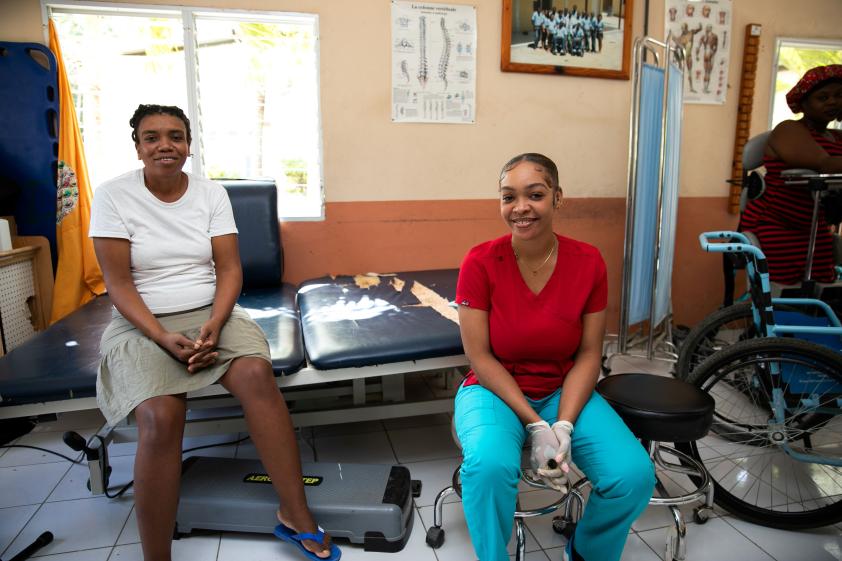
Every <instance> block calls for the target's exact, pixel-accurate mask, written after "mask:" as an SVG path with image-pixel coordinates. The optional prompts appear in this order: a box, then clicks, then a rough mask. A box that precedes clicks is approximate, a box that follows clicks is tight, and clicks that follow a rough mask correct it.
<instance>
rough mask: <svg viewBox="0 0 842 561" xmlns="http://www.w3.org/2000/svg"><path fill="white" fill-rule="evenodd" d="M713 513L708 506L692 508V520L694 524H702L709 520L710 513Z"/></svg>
mask: <svg viewBox="0 0 842 561" xmlns="http://www.w3.org/2000/svg"><path fill="white" fill-rule="evenodd" d="M712 514H713V509H712V508H710V507H708V506H700V507H698V508H694V509H693V521H694V522H695V523H696V524H704V523H705V522H707V521H708V520H710V517H711V515H712Z"/></svg>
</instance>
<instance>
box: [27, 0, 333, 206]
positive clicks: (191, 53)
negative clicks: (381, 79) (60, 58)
mask: <svg viewBox="0 0 842 561" xmlns="http://www.w3.org/2000/svg"><path fill="white" fill-rule="evenodd" d="M40 2H41V21H42V27H43V32H44V44H45V45H49V43H50V32H49V19H50V13H52V12H57V13H60V12H64V13H80V12H86V13H89V14H98V13H99V14H102V15H118V14H120V13H123V14H126V15H130V14H135V15H140V16H148V17H153V16H154V17H162V18H166V17H169V18H176V17H177V18H180V19H181V21H182V23H183V24H184V56H185V64H184V67H185V72H186V76H185V79H186V84H187V101H188V107H187V108H186V113H187V115H188V118H189V119H190V124H191V126H192V128H193V137H194V139H195V140H196V141H197V142H198V143H199V145H200V148H199V150H201V142H202V123H201V119H199V100H198V97H197V92H198V81H199V80H198V65H197V64H195V61H196V42H195V37H196V21H195V19H194V17H195V16H198V17H201V18H204V19H222V20H228V21H231V20H234V21H254V19H255V18H260V19H262V20H264V21H267V22H272V23H297V22H303V21H306V22H307V23H310V22H312V24H313V31H314V35H315V36H314V42H315V47H314V48H315V64H316V68H315V77H316V91H317V92H318V94H319V95H318V96H317V99H316V124H317V126H318V129H319V130H318V136H317V138H318V140H317V142H318V151H319V154H318V165H319V185H318V193H317V194H311V193H309V192H308V198H309V197H313V198H315V197H316V196H317V197H318V200H319V204H318V206H319V214H318V215H314V216H293V217H285V216H280V219H281V221H288V222H314V221H323V220H324V219H325V181H324V176H325V170H324V143H323V131H322V106H321V75H320V72H319V69H320V68H321V60H320V57H321V49H320V45H321V36H320V32H319V15H318V14H313V13H306V14H305V13H296V12H267V11H258V10H233V9H222V8H203V7H193V6H171V5H165V4H117V3H113V2H95V1H88V0H64V1H60V0H56V1H52V0H40ZM191 61H193V62H194V64H191V63H190V62H191ZM191 160H192V164H191V172H192V173H194V174H196V175H199V176H201V177H205V170H204V158H203V157H199V158H191ZM280 211H281V209H279V212H280Z"/></svg>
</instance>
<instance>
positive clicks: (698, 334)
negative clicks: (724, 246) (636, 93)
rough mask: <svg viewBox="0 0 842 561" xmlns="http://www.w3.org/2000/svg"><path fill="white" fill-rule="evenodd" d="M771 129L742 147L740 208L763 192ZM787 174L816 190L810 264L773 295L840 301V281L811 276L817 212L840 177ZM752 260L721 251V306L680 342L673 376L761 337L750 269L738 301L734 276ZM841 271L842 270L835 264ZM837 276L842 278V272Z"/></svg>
mask: <svg viewBox="0 0 842 561" xmlns="http://www.w3.org/2000/svg"><path fill="white" fill-rule="evenodd" d="M769 134H770V133H769V132H765V133H763V134H760V135H757V136H755V137H753V138H751V139H750V140H749V141H748V142H747V143H746V144H745V146H744V148H743V157H742V167H743V174H742V179H741V181H740V185H741V187H742V192H741V196H740V211H741V212H742V211H743V210H744V209H745V207H746V205H747V204H748V202H749V201H750V200H753V199H756V198H759V197H761V196H762V195H763V192H764V190H765V183H764V180H763V175H762V173H761V172H760V171H759V168H761V167H762V165H763V151H764V149H765V146H766V142H767V140H768V138H769ZM784 175H785V176H788V179H787V183H788V184H793V185H804V184H806V185H808V187H809V188H810V189H811V190H812V191H813V193H814V208H813V225H812V230H811V232H812V235H811V242H810V245H809V247H808V248H807V255H808V259H807V263H806V267H805V272H804V277H803V280H802V282H801V283H800V284H798V285H780V284H777V283H771V284H770V291H771V294H772V296H774V297H777V296H782V297H798V296H803V297H808V298H812V297H815V296H819V297H820V298H821V299H824V300H826V301H837V302H839V301H840V300H842V298H840V293H842V283H839V282H838V281H837V282H836V283H833V284H826V283H819V284H817V283H815V282H814V281H812V280H811V278H810V276H811V270H812V261H811V259H812V255H813V247H814V243H815V236H816V229H817V224H818V213H819V212H820V211H821V207H820V204H821V200H822V197H823V196H825V195H826V194H827V193H828V192H829V191H830V189H831V188H833V187H835V186H837V185H839V184H842V176H830V175H821V174H815V173H814V172H812V171H811V170H789V171H788V172H785V173H784ZM742 234H743V236H745V238H747V243H751V244H752V245H754V246H757V247H760V244H759V242H758V240H757V238H756V237H755V236H754V234H752V233H751V232H742ZM749 266H750V264H747V262H746V255H744V254H736V253H733V252H725V253H724V254H723V272H724V275H725V294H724V298H723V307H722V308H721V309H719V310H717V311H716V312H714V313H713V314H711V315H709V316H707V317H706V318H705V319H703V320H702V321H701V322H699V324H697V325H696V326H694V327H693V328H692V329H691V330H690V331H689V333H688V334H687V336H686V338H684V340H683V341H682V344H681V347H680V349H679V354H678V361H677V362H676V366H675V374H676V376H677V377H678V378H681V379H684V380H686V379H689V377H690V375H691V374H692V372H693V370H694V369H695V368H696V367H697V366H698V365H699V364H701V363H702V362H703V361H704V360H705V359H706V358H707V357H708V356H710V355H711V354H713V353H715V352H717V351H719V350H721V349H724V348H726V347H728V346H729V345H732V344H734V343H735V342H738V341H743V340H747V339H752V338H755V337H758V336H761V334H760V333H758V332H757V329H756V326H757V325H758V324H757V322H756V321H755V319H754V317H753V313H752V309H753V304H752V302H751V301H750V299H751V279H752V277H751V275H750V274H748V272H747V276H746V278H747V281H748V283H749V287H748V289H747V290H746V292H745V293H744V294H743V295H742V296H741V297H740V298H739V299H738V300H737V302H736V303H735V301H734V284H735V283H734V278H735V273H736V269H746V268H747V267H749ZM837 271H842V269H840V268H838V267H837ZM839 278H842V276H840V277H839ZM776 309H777V310H779V311H792V308H791V307H790V306H788V305H787V304H786V303H785V302H779V303H778V305H777V306H776Z"/></svg>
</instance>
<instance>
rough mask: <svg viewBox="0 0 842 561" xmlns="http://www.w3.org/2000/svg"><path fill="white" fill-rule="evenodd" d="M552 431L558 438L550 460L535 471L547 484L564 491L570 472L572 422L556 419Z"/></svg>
mask: <svg viewBox="0 0 842 561" xmlns="http://www.w3.org/2000/svg"><path fill="white" fill-rule="evenodd" d="M552 431H553V434H554V435H555V437H556V440H558V447H557V448H556V450H555V453H554V454H553V458H552V460H548V461H547V466H546V467H542V468H539V469H538V470H537V473H538V475H540V476H541V479H543V480H544V482H546V483H547V485H549V486H550V487H552V488H553V489H556V490H558V491H561V492H562V493H566V492H567V474H568V473H569V472H570V435H571V434H573V424H572V423H570V421H558V422H556V423H553V426H552Z"/></svg>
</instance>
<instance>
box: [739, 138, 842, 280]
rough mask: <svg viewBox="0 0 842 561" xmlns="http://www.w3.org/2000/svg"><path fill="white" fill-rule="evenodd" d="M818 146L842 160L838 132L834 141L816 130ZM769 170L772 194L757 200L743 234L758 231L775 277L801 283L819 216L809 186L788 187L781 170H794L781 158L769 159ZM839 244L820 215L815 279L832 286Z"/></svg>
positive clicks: (746, 218)
mask: <svg viewBox="0 0 842 561" xmlns="http://www.w3.org/2000/svg"><path fill="white" fill-rule="evenodd" d="M810 134H811V135H812V136H813V139H814V140H815V141H816V143H817V144H818V145H819V146H821V147H822V148H824V150H825V152H827V153H828V154H830V155H831V156H842V138H840V136H838V135H837V134H836V132H833V131H832V134H833V135H834V140H831V139H829V138H826V137H824V136H822V135H821V134H819V133H816V132H815V131H812V130H811V131H810ZM763 164H764V166H765V167H766V191H765V192H764V193H763V196H762V197H760V198H759V199H755V200H753V201H751V202H750V203H749V204H748V206H747V207H746V209H745V210H744V211H743V215H742V217H741V218H740V230H743V231H749V232H752V233H754V234H755V235H756V236H757V237H758V239H759V240H760V247H761V248H762V249H763V253H765V254H766V259H767V260H768V262H769V277H770V278H771V280H772V281H773V282H777V283H781V284H797V283H799V282H800V281H801V279H803V278H804V268H805V266H806V263H807V246H808V245H809V240H810V225H811V223H812V217H813V199H812V197H811V196H810V193H809V191H808V190H807V188H806V186H803V185H786V184H785V183H784V179H783V178H782V177H781V172H782V171H783V170H785V169H788V166H787V165H786V164H784V162H783V161H781V160H779V159H777V158H769V157H768V156H767V157H765V158H764V159H763ZM833 266H834V263H833V240H832V237H831V234H830V232H829V230H828V225H827V222H826V221H825V218H824V212H821V211H820V212H819V223H818V231H817V233H816V250H815V252H814V253H813V273H812V279H813V280H815V281H818V282H832V281H833V280H834V278H835V274H834V270H833Z"/></svg>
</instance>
